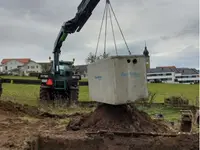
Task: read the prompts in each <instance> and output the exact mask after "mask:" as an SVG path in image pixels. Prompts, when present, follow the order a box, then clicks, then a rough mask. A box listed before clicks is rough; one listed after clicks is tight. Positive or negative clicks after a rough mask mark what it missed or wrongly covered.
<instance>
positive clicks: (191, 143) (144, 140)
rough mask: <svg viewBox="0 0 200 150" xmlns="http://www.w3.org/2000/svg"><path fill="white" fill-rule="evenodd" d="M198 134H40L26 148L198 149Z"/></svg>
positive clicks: (64, 149)
mask: <svg viewBox="0 0 200 150" xmlns="http://www.w3.org/2000/svg"><path fill="white" fill-rule="evenodd" d="M198 136H199V135H198V134H194V135H192V134H190V135H189V134H188V135H177V136H175V137H163V136H158V137H152V136H139V137H122V136H114V138H112V139H111V138H109V137H101V136H96V137H86V136H83V135H82V134H80V133H74V134H71V133H69V134H68V133H65V134H62V135H42V136H41V135H40V136H38V138H37V139H36V138H35V139H34V140H33V141H31V142H29V144H27V146H26V148H24V150H25V149H26V150H30V149H31V150H84V149H85V150H113V149H115V150H134V149H137V150H156V149H162V150H169V149H170V150H188V149H192V150H197V149H198Z"/></svg>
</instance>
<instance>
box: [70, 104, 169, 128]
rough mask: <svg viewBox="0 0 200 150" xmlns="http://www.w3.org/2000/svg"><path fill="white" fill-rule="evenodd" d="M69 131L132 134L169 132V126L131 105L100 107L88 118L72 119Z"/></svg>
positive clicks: (105, 105) (106, 105)
mask: <svg viewBox="0 0 200 150" xmlns="http://www.w3.org/2000/svg"><path fill="white" fill-rule="evenodd" d="M66 129H67V130H74V129H75V130H78V129H87V130H91V131H97V130H110V131H111V130H112V131H132V132H134V131H135V132H168V131H170V129H169V127H168V126H167V125H164V124H162V123H160V122H158V121H156V120H152V119H151V118H150V116H149V115H148V114H146V113H145V112H142V111H139V110H137V109H136V108H135V107H133V106H129V105H118V106H113V105H108V104H102V105H99V106H98V107H97V108H96V110H95V111H94V112H92V113H91V114H89V115H87V116H82V117H79V118H76V119H72V120H71V121H70V122H69V124H68V126H67V127H66Z"/></svg>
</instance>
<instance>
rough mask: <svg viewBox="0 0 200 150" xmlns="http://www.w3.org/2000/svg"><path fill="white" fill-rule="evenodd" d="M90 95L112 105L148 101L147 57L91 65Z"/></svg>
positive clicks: (108, 60)
mask: <svg viewBox="0 0 200 150" xmlns="http://www.w3.org/2000/svg"><path fill="white" fill-rule="evenodd" d="M88 82H89V95H90V98H91V99H92V100H93V101H97V102H101V103H107V104H112V105H119V104H126V103H132V102H134V101H136V100H138V99H140V98H147V97H148V89H147V79H146V62H145V57H144V56H143V55H132V56H111V57H109V58H106V59H102V60H99V61H97V62H95V63H92V64H89V65H88Z"/></svg>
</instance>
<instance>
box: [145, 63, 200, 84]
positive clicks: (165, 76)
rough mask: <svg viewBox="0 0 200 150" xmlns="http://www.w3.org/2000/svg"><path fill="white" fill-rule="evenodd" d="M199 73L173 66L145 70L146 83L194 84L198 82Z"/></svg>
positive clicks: (194, 70) (191, 69)
mask: <svg viewBox="0 0 200 150" xmlns="http://www.w3.org/2000/svg"><path fill="white" fill-rule="evenodd" d="M199 79H200V78H199V71H198V70H196V69H194V68H176V67H175V66H163V67H156V68H151V69H148V70H147V81H148V82H156V81H160V82H164V83H185V84H187V83H188V84H190V83H196V82H199Z"/></svg>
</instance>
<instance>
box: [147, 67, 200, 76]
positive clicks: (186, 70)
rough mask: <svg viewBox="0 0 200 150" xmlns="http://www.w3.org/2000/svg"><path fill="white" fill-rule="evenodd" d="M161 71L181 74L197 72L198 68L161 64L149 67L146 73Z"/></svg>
mask: <svg viewBox="0 0 200 150" xmlns="http://www.w3.org/2000/svg"><path fill="white" fill-rule="evenodd" d="M163 72H175V73H181V74H185V75H186V74H199V72H198V70H196V69H194V68H176V67H175V66H162V67H156V68H150V69H148V70H147V73H163Z"/></svg>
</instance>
